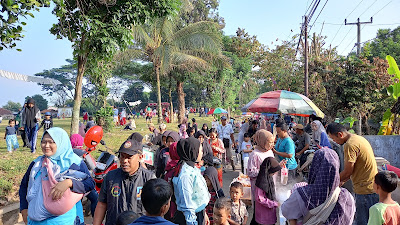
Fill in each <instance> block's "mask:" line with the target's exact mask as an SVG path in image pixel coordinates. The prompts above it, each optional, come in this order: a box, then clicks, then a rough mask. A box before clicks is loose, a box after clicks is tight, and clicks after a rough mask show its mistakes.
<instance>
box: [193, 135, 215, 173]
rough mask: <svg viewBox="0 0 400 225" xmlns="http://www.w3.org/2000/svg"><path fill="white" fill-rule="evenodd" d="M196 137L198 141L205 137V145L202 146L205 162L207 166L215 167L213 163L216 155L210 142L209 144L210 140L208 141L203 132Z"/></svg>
mask: <svg viewBox="0 0 400 225" xmlns="http://www.w3.org/2000/svg"><path fill="white" fill-rule="evenodd" d="M194 136H195V138H197V139H198V138H199V137H200V136H203V137H204V142H203V144H202V145H203V161H204V162H205V163H206V164H207V165H209V166H213V165H214V162H213V159H214V157H213V156H214V155H213V151H212V148H211V145H210V142H208V140H207V136H206V134H205V133H204V131H203V130H198V131H197V132H196V134H195V135H194Z"/></svg>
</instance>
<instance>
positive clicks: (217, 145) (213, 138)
mask: <svg viewBox="0 0 400 225" xmlns="http://www.w3.org/2000/svg"><path fill="white" fill-rule="evenodd" d="M209 135H210V140H209V142H210V145H211V149H212V151H213V155H214V156H215V157H217V158H218V159H219V160H221V161H222V154H223V153H225V147H224V143H223V142H222V140H221V139H219V138H218V133H217V130H216V129H215V128H211V129H210V133H209ZM216 169H217V171H218V180H219V183H220V184H221V186H222V172H223V168H222V164H218V167H216Z"/></svg>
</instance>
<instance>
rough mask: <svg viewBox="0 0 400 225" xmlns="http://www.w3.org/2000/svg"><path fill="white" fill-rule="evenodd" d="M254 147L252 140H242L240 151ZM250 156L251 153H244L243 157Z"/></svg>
mask: <svg viewBox="0 0 400 225" xmlns="http://www.w3.org/2000/svg"><path fill="white" fill-rule="evenodd" d="M252 148H253V146H252V145H251V141H248V142H246V141H243V142H242V146H241V148H240V151H243V150H247V149H252ZM249 156H250V153H243V158H244V157H249Z"/></svg>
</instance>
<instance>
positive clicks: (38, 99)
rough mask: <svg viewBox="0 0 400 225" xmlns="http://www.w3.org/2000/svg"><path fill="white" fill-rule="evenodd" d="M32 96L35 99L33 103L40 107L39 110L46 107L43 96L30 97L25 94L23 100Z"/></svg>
mask: <svg viewBox="0 0 400 225" xmlns="http://www.w3.org/2000/svg"><path fill="white" fill-rule="evenodd" d="M29 98H33V100H35V105H36V106H37V107H38V108H39V109H40V110H45V109H47V108H48V103H49V102H48V101H47V99H45V98H43V96H41V95H33V96H32V97H29V96H26V97H25V102H26V101H27V100H28V99H29Z"/></svg>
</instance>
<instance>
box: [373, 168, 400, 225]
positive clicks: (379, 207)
mask: <svg viewBox="0 0 400 225" xmlns="http://www.w3.org/2000/svg"><path fill="white" fill-rule="evenodd" d="M397 182H398V177H397V175H396V174H395V173H394V172H391V171H381V172H379V173H377V174H376V175H375V182H374V191H375V192H376V193H377V194H378V195H379V202H378V203H376V204H375V205H373V206H372V207H371V208H369V219H368V225H382V224H383V225H389V224H390V225H391V224H393V225H394V224H400V206H399V204H398V203H397V202H395V201H393V199H392V192H393V191H394V190H396V188H397Z"/></svg>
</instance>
